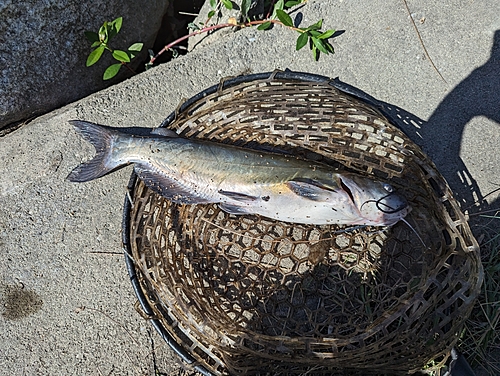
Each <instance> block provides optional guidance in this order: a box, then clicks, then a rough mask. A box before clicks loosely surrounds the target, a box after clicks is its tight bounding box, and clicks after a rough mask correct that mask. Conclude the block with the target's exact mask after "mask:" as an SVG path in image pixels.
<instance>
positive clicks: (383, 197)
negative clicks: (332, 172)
mask: <svg viewBox="0 0 500 376" xmlns="http://www.w3.org/2000/svg"><path fill="white" fill-rule="evenodd" d="M340 180H341V185H342V188H343V189H344V190H345V191H346V193H347V194H348V195H349V196H350V198H351V200H352V201H353V203H354V205H355V206H356V208H357V209H358V211H359V213H360V216H361V218H362V221H360V223H359V224H365V225H372V226H391V225H393V224H395V223H396V222H398V221H400V220H401V219H403V218H404V217H405V216H406V215H407V214H408V213H409V212H410V210H411V207H410V206H409V205H408V201H406V199H405V198H404V197H403V196H401V195H400V194H398V193H397V192H396V190H395V189H394V187H393V186H391V185H390V184H388V183H384V182H381V181H378V180H372V179H369V178H366V177H364V176H361V175H355V174H348V175H343V176H341V177H340ZM361 222H362V223H361Z"/></svg>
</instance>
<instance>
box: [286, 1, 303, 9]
mask: <svg viewBox="0 0 500 376" xmlns="http://www.w3.org/2000/svg"><path fill="white" fill-rule="evenodd" d="M299 4H302V0H290V1H287V2H286V3H285V8H291V7H294V6H295V5H299Z"/></svg>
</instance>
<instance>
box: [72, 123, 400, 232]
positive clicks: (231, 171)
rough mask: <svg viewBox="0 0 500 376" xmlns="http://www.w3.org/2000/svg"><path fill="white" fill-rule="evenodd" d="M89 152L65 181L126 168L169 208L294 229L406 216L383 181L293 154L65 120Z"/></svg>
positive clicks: (383, 222) (373, 222)
mask: <svg viewBox="0 0 500 376" xmlns="http://www.w3.org/2000/svg"><path fill="white" fill-rule="evenodd" d="M71 123H72V124H73V126H74V127H75V129H76V130H77V131H78V132H79V133H80V134H81V135H82V136H83V137H84V138H85V139H86V140H88V141H89V142H91V143H92V144H93V145H94V146H95V149H96V156H95V157H94V158H93V159H92V160H90V161H89V162H87V163H84V164H82V165H80V166H78V167H77V168H75V169H74V170H73V171H72V172H71V173H70V174H69V175H68V180H70V181H75V182H84V181H89V180H93V179H96V178H99V177H101V176H103V175H106V174H107V173H109V172H111V171H114V170H115V169H117V168H119V167H121V166H124V165H127V164H130V163H133V164H134V171H135V172H136V174H137V175H138V177H139V178H140V179H141V180H142V181H144V183H145V184H146V185H147V186H148V187H149V188H151V189H153V190H154V191H156V192H157V193H159V194H161V195H163V196H165V197H166V198H168V199H169V200H171V201H173V202H175V203H183V204H208V203H216V204H218V205H219V207H220V208H221V209H222V210H224V211H226V212H228V213H231V214H236V215H241V214H259V215H262V216H264V217H268V218H271V219H276V220H280V221H285V222H292V223H302V224H315V225H324V224H344V225H372V226H390V225H393V224H394V223H396V222H398V221H399V220H401V219H402V218H404V217H405V216H406V214H407V213H408V212H409V211H410V207H409V206H408V204H407V202H406V200H405V199H404V197H403V196H401V195H399V194H397V193H396V192H395V190H394V188H393V187H392V186H390V185H389V184H387V183H384V182H381V181H377V180H373V179H370V178H368V177H365V176H362V175H360V174H355V173H349V172H339V171H336V170H334V169H331V168H329V167H328V166H325V165H320V164H317V163H313V162H309V161H306V160H303V159H298V158H295V157H293V156H288V155H283V154H275V153H269V152H263V151H262V152H261V151H256V150H252V149H246V148H241V147H235V146H230V145H226V144H221V143H215V142H209V141H201V140H191V139H185V138H181V137H178V136H177V135H176V134H175V133H174V132H172V131H168V130H161V134H155V133H151V134H149V135H146V136H144V135H136V134H132V135H131V134H127V133H124V132H121V131H120V130H118V129H116V128H110V127H104V126H101V125H97V124H92V123H88V122H84V121H76V120H75V121H71Z"/></svg>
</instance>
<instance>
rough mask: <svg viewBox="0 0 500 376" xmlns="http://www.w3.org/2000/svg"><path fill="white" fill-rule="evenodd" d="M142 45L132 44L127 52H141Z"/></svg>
mask: <svg viewBox="0 0 500 376" xmlns="http://www.w3.org/2000/svg"><path fill="white" fill-rule="evenodd" d="M143 45H144V44H143V43H134V44H133V45H131V46H130V47H129V48H128V50H129V51H136V52H141V50H142V46H143Z"/></svg>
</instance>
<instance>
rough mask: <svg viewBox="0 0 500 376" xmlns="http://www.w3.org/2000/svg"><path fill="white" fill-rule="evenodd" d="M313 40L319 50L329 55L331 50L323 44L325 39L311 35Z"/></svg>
mask: <svg viewBox="0 0 500 376" xmlns="http://www.w3.org/2000/svg"><path fill="white" fill-rule="evenodd" d="M311 40H312V42H313V44H314V45H315V46H316V48H317V49H318V50H320V51H321V52H323V53H324V54H327V55H328V53H329V51H328V50H327V49H326V47H325V46H324V45H323V41H322V40H321V39H318V38H314V37H311Z"/></svg>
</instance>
